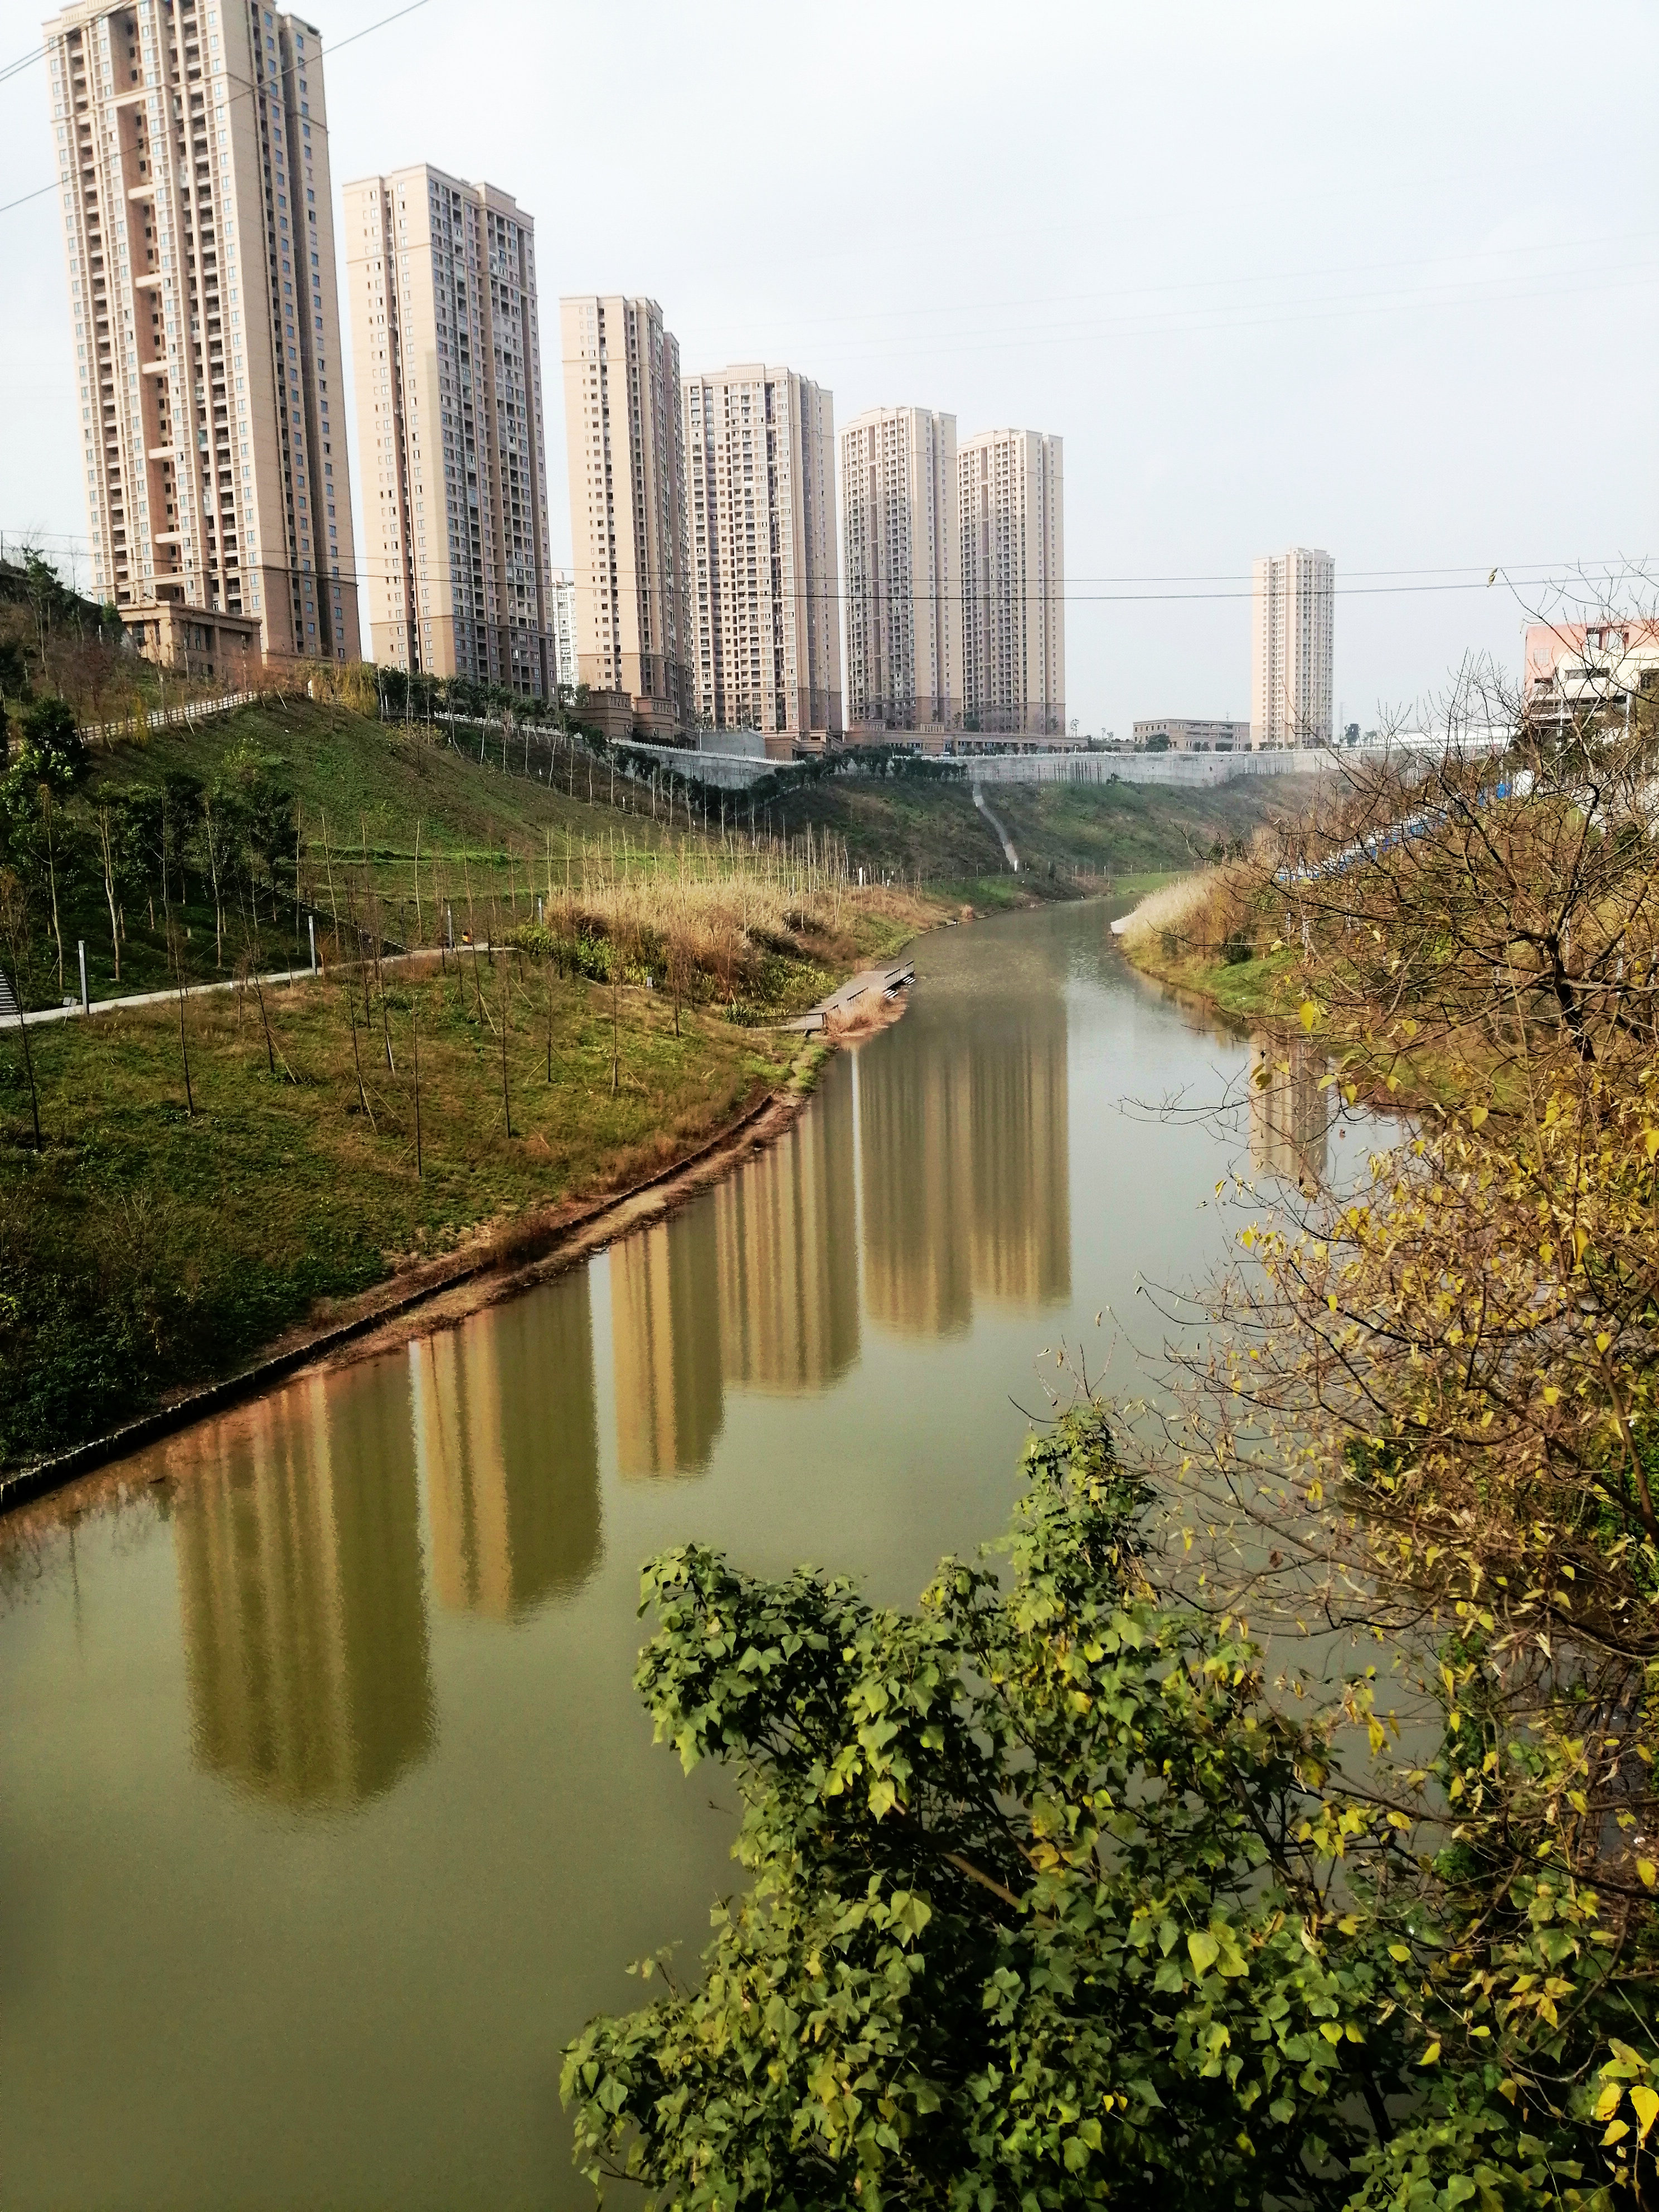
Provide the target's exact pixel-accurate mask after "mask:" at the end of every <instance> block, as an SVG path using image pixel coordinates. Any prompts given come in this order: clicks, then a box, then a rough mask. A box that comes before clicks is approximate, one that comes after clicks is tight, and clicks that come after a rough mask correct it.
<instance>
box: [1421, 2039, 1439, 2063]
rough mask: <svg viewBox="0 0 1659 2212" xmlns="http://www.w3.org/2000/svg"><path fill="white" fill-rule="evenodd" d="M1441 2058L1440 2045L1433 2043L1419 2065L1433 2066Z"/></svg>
mask: <svg viewBox="0 0 1659 2212" xmlns="http://www.w3.org/2000/svg"><path fill="white" fill-rule="evenodd" d="M1439 2056H1440V2045H1438V2044H1437V2043H1431V2045H1429V2047H1428V2049H1427V2050H1426V2051H1425V2052H1424V2053H1423V2056H1422V2057H1420V2058H1419V2060H1418V2062H1417V2063H1418V2064H1419V2066H1432V2065H1433V2064H1434V2063H1435V2061H1436V2060H1437V2058H1438V2057H1439Z"/></svg>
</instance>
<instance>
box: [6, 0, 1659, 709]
mask: <svg viewBox="0 0 1659 2212" xmlns="http://www.w3.org/2000/svg"><path fill="white" fill-rule="evenodd" d="M395 4H396V0H307V8H306V9H305V10H304V12H306V13H307V14H308V15H314V17H315V19H316V20H317V21H318V22H319V25H320V27H321V29H322V32H323V36H324V39H325V42H326V41H328V40H344V39H346V38H348V37H349V36H350V35H351V33H354V32H356V31H358V30H361V29H362V28H363V27H365V26H366V25H368V24H372V23H374V21H376V20H377V19H378V18H379V17H380V16H381V15H385V14H386V13H387V12H388V7H389V5H395ZM37 21H38V16H37V13H36V11H35V9H33V8H26V7H20V6H18V5H17V4H16V0H0V27H3V28H0V67H3V65H4V64H6V63H9V62H10V61H12V60H13V59H15V58H17V57H18V56H20V55H21V54H23V53H25V52H27V49H28V46H29V42H30V40H31V38H32V37H33V35H34V32H35V28H36V25H37ZM1656 64H1659V10H1656V9H1654V8H1653V7H1652V6H1651V5H1650V4H1645V5H1644V4H1641V3H1640V0H1627V4H1603V0H1577V4H1573V5H1566V4H1557V5H1553V6H1542V5H1531V4H1527V0H1459V4H1455V5H1452V6H1447V5H1446V4H1445V0H1433V4H1420V0H1375V3H1374V4H1373V3H1372V0H1364V3H1363V4H1362V0H1338V4H1332V0H1320V4H1288V0H1253V4H1251V5H1249V6H1248V7H1241V6H1239V5H1238V4H1237V0H1219V3H1218V4H1180V0H1173V3H1172V0H1162V4H1159V5H1158V6H1156V7H1149V6H1147V5H1146V0H1133V4H1131V0H1106V3H1105V4H1095V5H1092V6H1078V5H1073V6H1065V5H1054V4H1046V0H1024V4H1021V5H1018V6H1014V7H1009V6H990V5H986V4H982V0H951V4H949V5H948V6H947V5H943V4H932V0H927V4H923V0H844V3H843V4H839V5H836V6H834V7H821V8H817V9H807V8H804V7H799V6H797V7H787V6H780V5H776V4H774V5H771V6H763V5H761V4H758V0H702V4H701V5H698V6H695V7H687V6H686V5H685V4H684V0H611V4H610V5H607V6H605V7H598V6H590V7H587V8H585V9H577V8H574V7H571V6H569V5H567V4H562V0H552V4H541V5H536V6H528V5H523V4H517V5H514V4H509V0H425V4H424V5H422V6H421V7H420V8H419V9H417V10H416V12H415V13H413V14H411V15H408V16H406V17H405V18H404V20H402V21H398V22H395V23H392V24H391V25H389V26H388V27H386V28H385V29H382V30H379V31H376V32H374V33H373V35H371V36H369V37H368V38H364V39H362V40H360V41H358V42H357V43H356V44H355V45H352V46H349V47H347V48H345V49H344V50H343V51H342V52H340V53H339V54H338V55H337V57H335V58H331V59H330V58H327V57H326V56H325V69H326V72H327V79H328V101H329V110H330V114H331V127H332V131H333V147H332V151H333V173H334V180H335V185H336V190H337V191H338V187H339V185H341V184H343V182H344V181H345V180H346V179H349V178H351V177H354V176H357V175H361V174H362V173H366V172H368V171H371V170H376V169H388V168H392V167H398V166H399V165H400V164H402V163H404V162H407V161H421V160H426V161H434V162H435V163H437V164H438V165H439V166H441V167H444V168H447V169H449V170H452V171H453V172H456V173H459V174H461V175H465V176H468V177H471V178H474V179H477V178H487V179H489V180H490V181H491V182H493V183H495V184H497V185H501V186H502V187H504V188H505V189H506V190H507V191H513V192H514V193H516V194H517V196H518V197H519V199H520V202H521V204H523V205H524V206H525V207H526V209H528V210H530V212H531V213H532V214H533V215H534V216H535V218H536V222H537V236H538V259H539V265H540V271H541V281H542V283H543V286H544V299H543V315H542V339H543V364H542V366H543V377H544V388H545V394H546V398H547V403H548V406H549V411H550V422H549V432H550V439H549V443H550V453H549V460H550V468H549V483H548V491H549V497H550V506H551V510H552V514H553V520H554V549H555V558H556V559H560V558H562V557H564V556H567V555H568V550H569V541H568V521H567V508H566V493H565V483H564V440H563V422H562V385H561V378H560V372H559V363H558V360H557V347H558V317H557V313H556V295H557V294H558V293H559V292H561V291H565V290H571V291H581V290H592V289H605V290H617V291H630V292H648V293H652V294H654V295H655V296H656V297H657V298H658V299H659V300H660V301H662V304H663V307H664V310H665V314H666V317H667V319H668V324H669V327H670V328H671V330H673V331H675V332H676V333H677V335H678V338H679V341H680V346H681V352H682V357H683V360H684V365H685V367H686V368H687V369H688V370H691V369H696V368H704V367H714V366H718V365H719V364H720V363H722V362H727V361H752V360H756V359H765V360H768V361H773V362H787V364H788V365H790V366H791V367H793V368H799V369H800V370H802V371H804V372H805V373H806V374H809V375H812V376H815V377H817V379H818V380H819V381H820V382H822V383H823V384H826V385H828V386H829V387H830V389H831V390H832V391H833V392H834V394H835V400H836V416H837V418H838V419H839V420H843V421H844V420H846V419H848V418H849V417H850V416H853V415H854V414H855V413H857V412H858V411H859V410H860V409H861V408H864V407H866V406H869V405H871V404H874V403H876V402H878V401H889V402H894V401H910V402H915V403H917V404H922V405H927V406H934V407H942V408H947V409H950V410H953V411H954V412H955V414H956V416H957V423H958V426H959V428H960V429H961V430H962V431H963V433H966V432H968V431H970V430H974V429H981V428H991V427H993V426H995V425H999V424H1003V423H1018V424H1023V425H1029V426H1030V427H1032V428H1040V429H1046V430H1054V431H1058V432H1060V434H1061V435H1062V436H1063V437H1064V439H1065V441H1066V562H1067V568H1068V571H1069V574H1068V580H1067V596H1068V606H1067V617H1066V620H1067V674H1068V690H1069V692H1070V696H1071V708H1072V711H1073V713H1075V714H1078V715H1079V717H1080V718H1081V720H1082V722H1083V726H1084V727H1085V729H1089V730H1092V731H1096V732H1103V731H1105V730H1107V729H1115V730H1117V731H1118V732H1120V733H1121V734H1127V730H1128V726H1129V724H1130V723H1131V721H1133V720H1134V718H1135V717H1136V716H1138V715H1145V714H1206V715H1208V714H1233V715H1240V716H1242V715H1243V714H1247V713H1248V712H1249V697H1248V694H1249V596H1248V594H1249V562H1250V559H1251V556H1253V555H1254V554H1255V553H1258V552H1264V551H1267V550H1277V549H1279V548H1281V547H1283V546H1284V545H1285V544H1291V543H1300V544H1316V545H1322V546H1325V547H1328V549H1329V550H1330V551H1331V552H1332V553H1333V554H1334V556H1335V558H1336V563H1337V580H1338V591H1339V594H1340V596H1339V599H1338V602H1337V615H1336V688H1337V692H1338V696H1339V698H1340V701H1341V702H1342V704H1343V705H1344V707H1345V708H1346V714H1347V717H1348V719H1349V720H1358V721H1360V722H1361V723H1364V724H1369V723H1370V722H1371V721H1373V720H1375V718H1376V712H1377V708H1378V703H1379V702H1404V701H1409V700H1412V699H1414V698H1416V697H1418V696H1420V695H1422V694H1423V693H1424V692H1425V691H1427V690H1431V688H1433V687H1435V686H1437V685H1438V684H1441V683H1442V682H1443V680H1444V678H1445V677H1446V674H1447V672H1448V671H1449V668H1450V667H1451V666H1453V665H1455V663H1456V661H1457V660H1458V659H1459V658H1460V657H1461V656H1462V653H1464V652H1465V650H1466V649H1467V648H1471V647H1473V648H1486V649H1490V650H1492V652H1494V653H1498V654H1499V655H1501V656H1502V657H1503V658H1504V659H1506V660H1508V661H1509V662H1510V663H1511V664H1517V663H1518V657H1519V656H1518V640H1519V632H1520V628H1521V625H1522V621H1523V619H1524V616H1523V612H1522V606H1521V605H1520V604H1518V603H1517V599H1516V595H1515V594H1514V593H1513V592H1505V590H1504V587H1503V586H1502V585H1501V584H1500V585H1499V586H1496V587H1493V588H1491V589H1488V588H1486V583H1485V579H1486V573H1487V571H1488V570H1489V569H1490V568H1492V567H1494V566H1505V567H1509V568H1513V569H1514V570H1516V573H1517V574H1522V575H1524V576H1525V577H1527V578H1528V579H1529V580H1533V579H1542V578H1546V577H1547V576H1551V575H1555V574H1565V573H1567V572H1568V571H1569V570H1570V569H1571V566H1572V565H1573V564H1575V563H1583V564H1586V565H1587V566H1589V567H1592V568H1598V569H1604V568H1605V566H1606V564H1607V563H1609V562H1618V561H1621V560H1622V561H1628V562H1635V563H1638V564H1648V563H1649V560H1650V555H1653V554H1654V553H1655V552H1656V551H1659V547H1656V542H1655V541H1656V538H1659V532H1656V528H1655V520H1656V513H1655V491H1656V459H1659V410H1656V409H1655V406H1654V404H1653V392H1654V377H1655V369H1654V362H1655V360H1656V358H1659V343H1656V341H1659V189H1656V187H1659V173H1656V165H1659V156H1656V147H1659V140H1656V137H1655V134H1654V132H1653V131H1652V130H1651V129H1650V127H1649V125H1648V122H1647V120H1646V114H1645V109H1644V106H1643V101H1644V97H1645V94H1644V88H1645V87H1646V86H1648V85H1650V83H1651V82H1653V81H1654V78H1655V76H1656ZM51 175H52V140H51V133H50V129H49V126H48V118H47V104H46V78H45V72H44V69H43V68H41V67H39V66H37V67H35V68H33V69H25V70H22V71H21V73H20V74H18V75H16V76H13V77H11V78H10V79H9V81H7V82H4V83H0V203H3V202H6V201H9V200H11V199H12V198H14V197H16V196H18V195H20V194H22V193H25V192H28V191H32V190H33V189H34V188H35V187H36V186H37V185H41V184H45V183H46V182H47V181H48V180H49V179H50V177H51ZM0 270H3V274H4V279H5V289H4V296H5V298H6V299H7V300H8V301H9V303H10V304H9V311H8V316H7V329H6V331H5V337H4V343H3V349H0V419H3V421H4V422H5V423H6V425H7V435H6V436H5V439H4V442H3V445H0V528H3V530H4V531H5V532H6V534H7V536H8V537H10V536H11V535H12V534H13V533H14V532H20V533H21V532H29V531H32V532H35V533H37V534H38V535H40V536H42V537H45V538H49V539H51V540H52V541H53V542H55V543H67V542H68V541H70V540H73V542H74V543H75V544H84V538H83V537H82V533H83V532H84V531H85V528H86V520H85V515H84V513H83V511H82V505H81V498H80V477H79V470H78V466H77V460H76V441H75V436H74V428H75V424H74V412H73V407H72V405H71V374H70V358H71V355H70V336H69V320H68V315H67V310H66V284H65V279H64V262H63V249H62V241H61V238H60V234H59V232H58V226H57V202H56V197H55V195H54V194H52V193H51V192H48V193H47V194H46V196H45V197H42V198H40V199H39V200H37V201H34V202H33V203H32V204H28V205H27V206H22V207H18V208H15V209H13V210H10V211H9V212H8V213H6V214H5V215H3V216H0ZM356 460H357V456H356V453H354V455H353V462H354V476H356ZM355 489H356V491H357V493H358V495H359V512H360V513H361V481H360V479H359V480H358V481H357V482H356V484H355ZM359 542H360V543H361V542H362V532H361V526H360V530H359ZM1433 570H1441V571H1461V572H1463V573H1461V574H1428V573H1423V572H1428V571H1433ZM1402 572H1408V573H1402ZM1125 579H1127V581H1126V580H1125ZM1149 579H1151V580H1152V581H1149ZM1447 583H1452V584H1456V585H1460V586H1475V588H1462V589H1453V590H1447V589H1443V588H1432V589H1425V588H1423V587H1424V586H1443V585H1444V584H1447ZM1402 587H1403V588H1402ZM1147 594H1162V595H1166V596H1159V597H1152V598H1149V597H1146V595H1147ZM1176 595H1185V596H1176ZM1521 596H1522V598H1523V599H1527V600H1528V602H1530V601H1533V600H1535V599H1540V598H1541V596H1542V585H1541V584H1538V585H1536V586H1533V585H1530V584H1529V586H1528V587H1527V588H1525V589H1524V590H1523V591H1522V595H1521ZM1137 598H1139V604H1136V603H1135V601H1136V599H1137Z"/></svg>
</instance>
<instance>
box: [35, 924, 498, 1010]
mask: <svg viewBox="0 0 1659 2212" xmlns="http://www.w3.org/2000/svg"><path fill="white" fill-rule="evenodd" d="M453 949H454V951H455V952H456V954H457V955H458V956H459V954H461V953H463V952H471V951H478V952H483V953H488V952H489V950H490V948H489V945H477V946H474V945H456V946H455V947H454V948H453ZM436 950H437V947H436V946H435V945H423V946H422V947H420V948H419V949H418V950H417V951H413V952H383V953H382V954H381V955H380V965H381V967H382V968H396V967H398V966H399V965H400V964H401V963H403V962H404V961H405V960H429V959H431V957H432V956H433V954H434V953H435V951H436ZM495 950H496V951H507V952H510V951H514V950H516V948H515V947H514V946H513V945H497V946H496V947H495ZM373 965H374V962H373V960H372V959H369V960H331V961H330V962H329V963H328V966H327V968H326V969H323V968H315V969H313V968H275V969H271V970H270V973H269V974H268V975H249V976H247V977H246V979H244V978H243V977H241V976H239V975H227V976H226V978H225V980H224V981H223V982H222V983H187V984H186V985H185V997H186V998H187V999H203V998H206V997H207V996H208V994H210V992H214V991H235V990H240V988H241V987H242V984H243V982H244V981H247V982H249V983H319V982H324V981H326V980H327V978H328V977H329V976H330V975H335V974H337V973H342V972H343V971H345V970H346V969H359V968H370V967H373ZM178 998H179V994H178V991H177V989H176V988H173V989H168V990H166V991H133V992H130V993H128V994H127V995H126V996H125V998H120V999H94V1000H93V1001H92V1004H91V1005H90V1006H84V1007H83V1006H82V1004H81V1001H80V1000H78V999H76V1000H75V1001H74V1003H73V1004H72V1005H70V1006H35V1007H32V1008H31V1009H30V1011H29V1012H27V1014H22V1015H20V1014H19V1013H18V1012H17V1010H16V1007H17V1002H16V1000H15V999H13V998H12V996H11V993H10V989H9V986H8V985H7V982H6V978H5V975H4V974H3V972H0V1029H15V1028H19V1027H21V1024H24V1023H27V1024H28V1026H29V1028H30V1029H34V1028H36V1027H38V1026H39V1024H41V1023H42V1022H76V1021H79V1020H80V1018H81V1017H82V1014H83V1013H91V1014H112V1013H114V1012H117V1011H118V1009H119V1008H121V1007H123V1006H174V1005H176V1004H177V1003H178Z"/></svg>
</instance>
